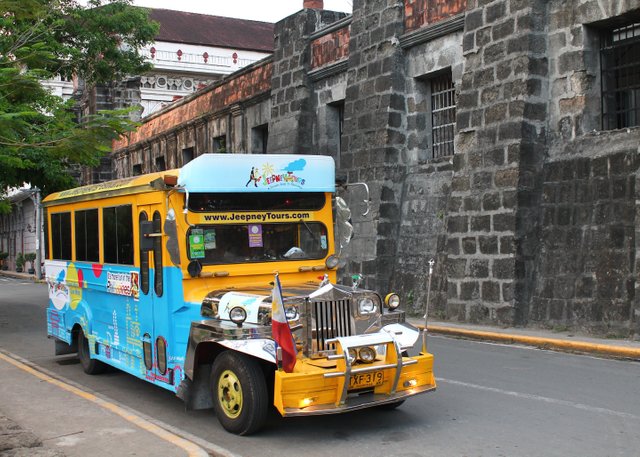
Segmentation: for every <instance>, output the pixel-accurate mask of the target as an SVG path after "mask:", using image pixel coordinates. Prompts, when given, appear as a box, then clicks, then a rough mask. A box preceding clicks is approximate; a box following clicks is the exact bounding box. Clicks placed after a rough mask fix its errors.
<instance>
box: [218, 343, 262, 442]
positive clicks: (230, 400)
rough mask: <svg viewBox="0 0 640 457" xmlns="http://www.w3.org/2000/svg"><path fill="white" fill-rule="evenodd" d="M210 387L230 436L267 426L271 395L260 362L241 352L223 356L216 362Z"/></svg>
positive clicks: (248, 432)
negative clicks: (265, 424)
mask: <svg viewBox="0 0 640 457" xmlns="http://www.w3.org/2000/svg"><path fill="white" fill-rule="evenodd" d="M210 384H211V395H212V398H213V408H214V410H215V412H216V416H217V417H218V420H219V421H220V424H222V426H223V427H224V428H225V429H226V430H227V431H228V432H231V433H235V434H237V435H249V434H251V433H254V432H256V431H258V430H259V429H260V428H261V427H262V426H263V425H264V423H265V421H266V419H267V413H268V410H269V404H268V400H269V393H268V392H267V384H266V382H265V378H264V373H263V372H262V369H261V368H260V365H259V364H258V362H256V361H255V360H254V359H252V358H250V357H248V356H246V355H243V354H239V353H237V352H231V351H226V352H223V353H222V354H220V355H219V356H218V357H217V358H216V360H215V361H214V362H213V367H212V369H211V382H210Z"/></svg>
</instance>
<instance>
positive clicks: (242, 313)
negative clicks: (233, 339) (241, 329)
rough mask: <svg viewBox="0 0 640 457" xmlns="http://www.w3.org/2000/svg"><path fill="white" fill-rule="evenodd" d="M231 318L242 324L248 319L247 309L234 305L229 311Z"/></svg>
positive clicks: (237, 323)
mask: <svg viewBox="0 0 640 457" xmlns="http://www.w3.org/2000/svg"><path fill="white" fill-rule="evenodd" d="M229 319H231V322H233V323H234V324H236V325H237V326H240V325H242V323H243V322H244V321H246V320H247V311H246V310H245V309H244V308H243V307H241V306H234V307H233V308H231V310H230V311H229Z"/></svg>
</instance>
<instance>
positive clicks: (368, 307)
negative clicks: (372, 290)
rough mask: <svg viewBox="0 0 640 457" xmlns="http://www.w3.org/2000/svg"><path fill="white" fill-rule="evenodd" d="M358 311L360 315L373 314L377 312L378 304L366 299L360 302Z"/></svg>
mask: <svg viewBox="0 0 640 457" xmlns="http://www.w3.org/2000/svg"><path fill="white" fill-rule="evenodd" d="M358 309H359V310H360V314H371V313H374V312H375V311H376V304H375V303H374V302H373V300H371V299H370V298H369V297H364V298H361V299H360V300H359V301H358Z"/></svg>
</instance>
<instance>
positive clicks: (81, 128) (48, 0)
mask: <svg viewBox="0 0 640 457" xmlns="http://www.w3.org/2000/svg"><path fill="white" fill-rule="evenodd" d="M0 11H2V12H3V14H1V15H0V189H4V188H6V187H7V186H20V185H22V183H24V182H30V183H31V184H32V185H34V186H37V187H39V188H41V189H42V190H43V192H44V193H49V192H53V191H56V190H59V189H63V188H67V187H69V186H71V185H73V181H72V178H71V177H70V176H69V167H70V166H72V165H74V164H78V165H96V164H97V163H98V162H99V159H100V157H101V156H102V155H103V154H105V153H107V152H108V151H109V150H110V146H111V141H112V140H113V139H115V138H117V137H118V136H120V135H121V134H123V133H126V132H128V131H131V130H133V129H134V128H135V126H136V124H135V123H133V122H131V121H130V120H129V118H128V112H127V111H103V112H99V113H98V114H96V115H93V116H85V117H83V119H82V124H79V123H78V122H77V119H78V114H77V112H76V111H75V109H74V101H69V102H66V103H65V102H63V101H62V100H61V99H60V98H59V97H56V96H54V95H52V94H50V93H49V91H48V89H46V88H45V87H43V86H42V84H41V83H40V82H41V81H42V80H47V79H52V78H54V77H55V76H56V75H59V76H61V77H62V78H65V79H73V78H80V79H82V80H84V81H86V82H87V84H89V85H92V84H109V83H110V82H111V81H115V80H119V79H123V78H125V77H126V76H127V75H136V74H141V73H143V72H144V71H146V70H148V69H149V68H150V67H149V65H148V64H147V63H145V62H144V58H143V57H142V56H141V55H140V54H139V53H138V49H140V48H141V47H142V46H144V45H145V44H147V43H149V42H151V41H152V40H153V38H154V37H155V35H156V33H157V30H158V27H157V24H156V23H153V22H150V21H149V19H148V11H147V10H145V9H142V8H136V7H133V6H132V5H131V0H106V2H105V1H103V0H91V1H90V2H89V5H88V7H83V6H81V5H80V4H78V3H77V1H76V0H0ZM1 207H2V205H0V208H1Z"/></svg>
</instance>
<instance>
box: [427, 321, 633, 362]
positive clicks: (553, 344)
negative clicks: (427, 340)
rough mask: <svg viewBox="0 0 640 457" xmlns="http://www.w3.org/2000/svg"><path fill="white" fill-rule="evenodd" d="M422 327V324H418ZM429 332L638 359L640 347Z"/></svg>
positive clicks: (438, 329)
mask: <svg viewBox="0 0 640 457" xmlns="http://www.w3.org/2000/svg"><path fill="white" fill-rule="evenodd" d="M419 327H420V328H424V325H420V326H419ZM427 328H428V330H429V332H430V333H437V334H441V335H450V336H459V337H463V338H471V339H478V340H489V341H497V342H501V343H510V344H513V343H519V344H526V345H529V346H536V347H539V348H543V349H558V350H563V351H573V352H587V353H594V354H604V355H610V356H613V357H624V358H630V359H640V348H628V347H624V346H613V345H608V344H595V343H585V342H583V341H566V340H559V339H555V338H542V337H535V336H523V335H514V334H509V333H498V332H484V331H479V330H466V329H459V328H453V327H442V326H439V325H429V326H428V327H427Z"/></svg>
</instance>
